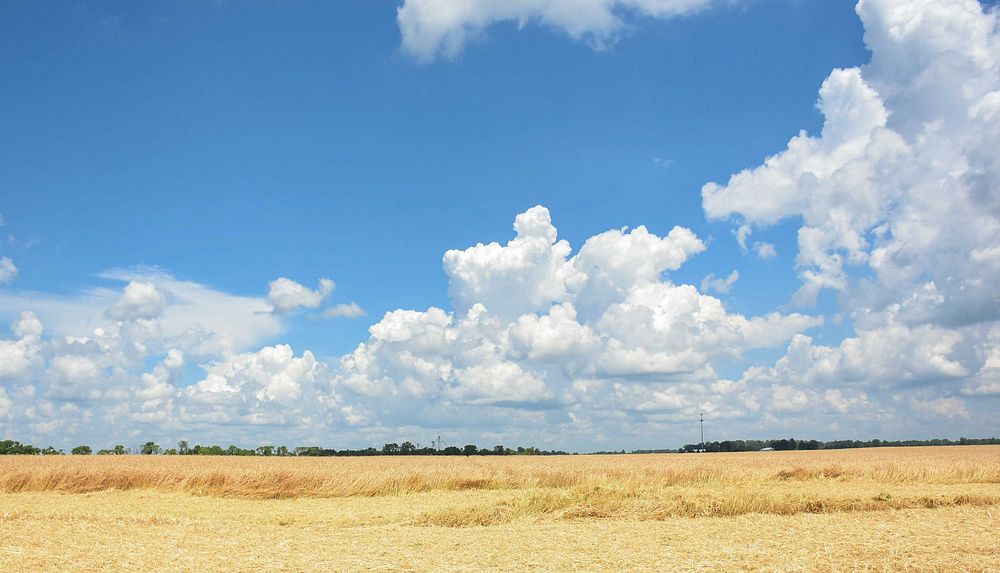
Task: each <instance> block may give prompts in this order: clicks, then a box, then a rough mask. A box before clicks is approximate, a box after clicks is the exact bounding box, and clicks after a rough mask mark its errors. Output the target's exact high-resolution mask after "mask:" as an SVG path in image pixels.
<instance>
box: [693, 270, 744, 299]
mask: <svg viewBox="0 0 1000 573" xmlns="http://www.w3.org/2000/svg"><path fill="white" fill-rule="evenodd" d="M738 280H740V273H739V271H736V270H734V271H733V272H731V273H729V276H727V277H726V278H724V279H723V278H715V275H714V274H712V273H709V274H708V276H706V277H705V278H703V279H701V292H705V293H707V292H709V291H713V290H714V291H715V292H718V293H722V294H726V293H728V292H729V291H730V290H731V289H732V288H733V285H734V284H736V281H738Z"/></svg>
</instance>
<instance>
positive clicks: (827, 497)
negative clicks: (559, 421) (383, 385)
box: [0, 446, 1000, 571]
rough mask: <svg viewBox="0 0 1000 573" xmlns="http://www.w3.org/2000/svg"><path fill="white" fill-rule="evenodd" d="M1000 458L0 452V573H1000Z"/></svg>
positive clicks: (954, 452)
mask: <svg viewBox="0 0 1000 573" xmlns="http://www.w3.org/2000/svg"><path fill="white" fill-rule="evenodd" d="M998 532H1000V447H997V446H975V447H942V448H929V447H928V448H878V449H866V450H841V451H815V452H805V451H792V452H753V453H740V454H704V455H695V454H688V455H645V456H643V455H636V456H551V457H549V456H546V457H540V456H508V457H468V458H466V457H459V458H436V457H370V458H322V459H307V458H250V457H237V458H213V457H174V456H65V457H63V456H46V457H40V456H7V457H2V458H0V570H4V571H14V570H16V571H57V570H58V571H65V570H88V571H92V570H108V571H112V570H114V571H117V570H124V569H126V568H127V569H128V570H130V571H186V570H200V571H230V570H245V571H249V570H285V571H309V570H317V571H319V570H386V571H389V570H413V571H418V570H435V571H440V570H462V571H468V570H540V571H541V570H567V571H572V570H584V571H590V570H608V571H615V570H622V569H630V570H649V571H653V570H656V571H662V570H679V571H686V570H705V571H712V570H719V569H722V568H729V569H732V568H736V569H743V570H762V571H763V570H768V571H770V570H789V571H790V570H818V571H838V570H867V571H884V570H906V571H947V570H963V571H991V570H993V571H995V570H1000V554H998V552H997V550H996V547H997V546H998V545H1000V533H998Z"/></svg>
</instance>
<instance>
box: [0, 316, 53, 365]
mask: <svg viewBox="0 0 1000 573" xmlns="http://www.w3.org/2000/svg"><path fill="white" fill-rule="evenodd" d="M11 331H13V333H14V335H15V336H17V337H18V340H0V380H2V379H5V378H6V379H12V378H25V377H26V376H27V375H28V374H29V373H30V372H31V371H32V370H35V369H37V368H38V367H39V366H41V364H42V344H41V339H40V337H41V335H42V331H43V328H42V323H41V322H40V321H39V320H38V318H36V317H35V315H34V314H32V313H31V312H28V311H25V312H22V313H21V316H20V318H19V319H18V320H17V321H16V322H14V323H13V324H12V325H11Z"/></svg>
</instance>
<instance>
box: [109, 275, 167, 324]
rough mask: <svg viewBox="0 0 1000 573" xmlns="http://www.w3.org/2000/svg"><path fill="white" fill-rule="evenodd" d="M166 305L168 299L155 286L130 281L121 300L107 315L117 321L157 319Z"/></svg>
mask: <svg viewBox="0 0 1000 573" xmlns="http://www.w3.org/2000/svg"><path fill="white" fill-rule="evenodd" d="M166 305H167V300H166V297H164V296H163V293H162V292H160V291H159V290H158V289H157V288H156V285H155V284H153V283H148V282H140V281H129V283H128V285H127V286H126V287H125V291H124V292H123V293H122V296H121V298H119V299H118V301H117V302H116V303H115V304H114V305H112V306H111V308H109V309H108V310H107V315H108V317H110V318H113V319H115V320H134V319H139V318H146V319H149V318H156V316H158V315H159V314H160V312H161V311H163V308H164V307H165V306H166Z"/></svg>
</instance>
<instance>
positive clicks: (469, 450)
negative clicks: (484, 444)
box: [462, 444, 479, 456]
mask: <svg viewBox="0 0 1000 573" xmlns="http://www.w3.org/2000/svg"><path fill="white" fill-rule="evenodd" d="M462 453H463V454H465V455H467V456H474V455H476V454H478V453H479V448H477V447H476V445H475V444H466V446H465V447H464V448H462Z"/></svg>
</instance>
